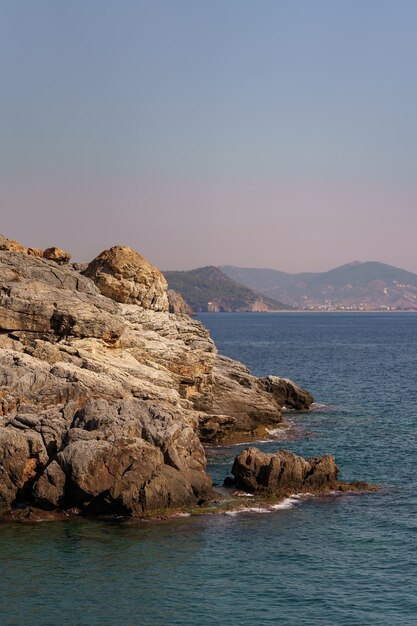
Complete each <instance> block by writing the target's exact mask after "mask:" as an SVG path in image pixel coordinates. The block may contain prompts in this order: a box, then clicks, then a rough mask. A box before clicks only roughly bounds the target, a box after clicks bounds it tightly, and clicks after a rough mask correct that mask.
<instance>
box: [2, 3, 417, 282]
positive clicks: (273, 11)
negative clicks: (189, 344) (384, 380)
mask: <svg viewBox="0 0 417 626" xmlns="http://www.w3.org/2000/svg"><path fill="white" fill-rule="evenodd" d="M416 32H417V2H416V1H415V0H349V1H346V0H314V1H311V0H71V2H68V0H36V2H34V1H33V0H1V1H0V72H1V73H0V76H1V98H0V232H1V233H3V234H4V235H6V236H8V237H9V238H13V239H17V240H18V241H20V242H21V243H23V244H24V245H32V246H37V247H47V246H50V245H58V246H59V247H61V248H64V249H65V250H68V251H69V252H71V253H72V254H73V257H74V260H78V261H87V260H91V259H92V258H93V257H94V256H96V255H97V254H98V253H99V252H101V251H102V250H103V249H105V248H108V247H110V246H111V245H115V244H123V245H130V246H131V247H133V248H134V249H136V250H137V251H138V252H140V253H141V254H143V255H144V256H145V257H147V258H148V259H149V260H150V261H151V262H153V263H155V264H156V265H158V266H159V267H160V268H161V269H165V270H168V269H191V268H194V267H199V266H203V265H222V264H231V265H240V266H246V267H270V268H275V269H280V270H283V271H288V272H299V271H324V270H327V269H330V268H332V267H336V266H338V265H342V264H344V263H348V262H351V261H354V260H359V261H367V260H376V261H381V262H385V263H390V264H392V265H396V266H399V267H403V268H405V269H408V270H410V271H414V272H417V253H416V233H417V81H416V79H415V73H416V69H415V68H416V62H417V37H416V36H415V33H416Z"/></svg>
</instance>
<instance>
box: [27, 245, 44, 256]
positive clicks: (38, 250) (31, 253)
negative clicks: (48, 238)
mask: <svg viewBox="0 0 417 626" xmlns="http://www.w3.org/2000/svg"><path fill="white" fill-rule="evenodd" d="M27 253H28V254H29V256H37V257H39V258H40V259H42V258H43V254H44V250H42V249H41V248H32V247H30V248H28V249H27Z"/></svg>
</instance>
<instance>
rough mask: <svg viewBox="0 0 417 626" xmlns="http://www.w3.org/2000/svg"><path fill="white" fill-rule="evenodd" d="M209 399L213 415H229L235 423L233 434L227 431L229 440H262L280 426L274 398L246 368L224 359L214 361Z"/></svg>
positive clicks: (280, 417)
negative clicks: (210, 399) (252, 438)
mask: <svg viewBox="0 0 417 626" xmlns="http://www.w3.org/2000/svg"><path fill="white" fill-rule="evenodd" d="M212 397H213V399H212V405H211V407H210V412H211V413H212V414H213V415H232V416H233V417H234V419H235V427H234V429H233V432H231V431H229V433H230V434H231V436H232V439H236V435H238V438H242V437H257V436H263V435H265V434H266V433H267V431H268V430H269V429H273V428H276V427H277V426H278V425H279V424H280V423H281V422H283V418H282V415H281V406H280V405H279V404H278V403H277V402H276V400H275V398H274V395H273V394H272V393H269V392H268V391H266V390H265V388H264V385H263V384H262V382H261V381H260V380H259V379H258V378H256V376H252V374H251V373H250V372H249V370H248V368H247V367H245V366H244V365H243V364H242V363H239V362H238V361H234V360H233V359H229V358H228V357H225V356H218V357H217V359H216V363H215V368H214V381H213V392H212ZM225 435H226V433H225Z"/></svg>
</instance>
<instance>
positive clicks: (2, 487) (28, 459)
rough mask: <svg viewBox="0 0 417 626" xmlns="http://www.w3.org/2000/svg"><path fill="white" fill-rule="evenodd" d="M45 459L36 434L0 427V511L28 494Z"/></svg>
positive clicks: (40, 441)
mask: <svg viewBox="0 0 417 626" xmlns="http://www.w3.org/2000/svg"><path fill="white" fill-rule="evenodd" d="M47 461H48V455H47V452H46V449H45V446H44V444H43V440H42V437H41V435H40V434H39V433H37V432H34V431H32V430H29V431H25V432H23V431H21V430H19V429H16V428H13V427H11V426H3V427H0V511H2V510H7V509H9V508H10V507H11V505H12V504H13V503H14V502H15V500H16V499H19V498H21V499H25V498H26V497H27V496H28V495H29V494H30V488H31V485H32V483H33V481H34V480H35V478H36V477H37V475H38V473H39V472H40V471H41V469H42V467H43V466H44V465H46V463H47Z"/></svg>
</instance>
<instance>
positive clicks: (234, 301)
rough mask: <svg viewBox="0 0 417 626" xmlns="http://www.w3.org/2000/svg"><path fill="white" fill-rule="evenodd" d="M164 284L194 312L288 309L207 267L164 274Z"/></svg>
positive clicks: (211, 267)
mask: <svg viewBox="0 0 417 626" xmlns="http://www.w3.org/2000/svg"><path fill="white" fill-rule="evenodd" d="M164 276H165V278H166V279H167V281H168V285H169V286H170V288H172V289H173V290H174V291H175V292H177V293H179V294H181V296H182V297H183V298H184V300H185V302H186V303H187V304H188V305H189V306H190V307H191V309H192V310H193V311H194V312H196V313H201V312H207V311H208V312H211V313H218V312H228V313H231V312H258V313H259V312H271V311H288V310H292V308H293V307H292V306H291V305H288V304H284V303H283V302H280V301H279V300H278V299H276V298H271V297H270V296H268V295H266V294H265V295H261V294H259V293H257V292H256V290H254V289H252V288H250V287H247V286H245V285H243V284H240V283H239V281H236V280H235V279H233V277H230V276H228V275H227V274H226V273H225V272H223V271H222V270H221V269H219V268H217V267H214V266H213V265H209V266H207V267H199V268H197V269H195V270H189V271H183V272H172V271H169V272H164Z"/></svg>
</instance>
